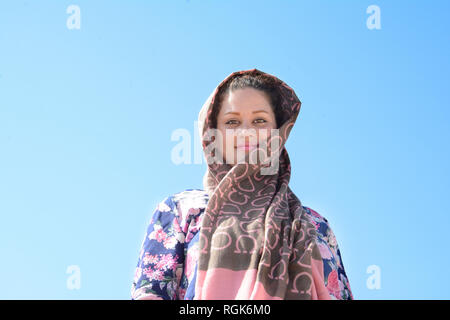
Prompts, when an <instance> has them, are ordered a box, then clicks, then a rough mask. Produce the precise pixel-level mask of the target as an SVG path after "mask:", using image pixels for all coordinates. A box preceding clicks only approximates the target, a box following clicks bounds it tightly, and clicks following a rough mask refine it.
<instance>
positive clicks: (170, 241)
mask: <svg viewBox="0 0 450 320" xmlns="http://www.w3.org/2000/svg"><path fill="white" fill-rule="evenodd" d="M177 242H178V241H177V239H176V238H175V237H168V238H166V239H165V240H164V243H163V244H164V248H166V249H173V248H175V245H176V244H177Z"/></svg>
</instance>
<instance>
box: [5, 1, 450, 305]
mask: <svg viewBox="0 0 450 320" xmlns="http://www.w3.org/2000/svg"><path fill="white" fill-rule="evenodd" d="M71 5H76V6H78V7H77V8H79V17H80V20H79V22H80V24H79V27H80V28H79V29H77V28H72V26H75V27H76V23H75V24H74V21H77V20H73V19H75V18H74V14H75V12H74V11H71V10H69V13H68V12H67V9H68V8H69V7H70V6H71ZM370 5H376V6H378V8H379V9H380V15H379V17H380V20H379V21H380V23H381V24H380V27H381V28H380V29H369V28H368V26H367V23H366V22H367V20H368V19H369V20H370V17H371V16H372V15H373V14H372V13H367V11H366V10H367V8H368V7H369V6H370ZM449 12H450V2H449V1H445V0H443V1H438V0H435V1H413V0H411V1H405V0H403V1H400V0H397V1H381V0H375V1H364V0H359V1H356V0H353V1H350V0H342V1H336V0H328V1H325V0H320V1H318V0H314V1H299V0H297V1H275V0H272V1H262V0H258V1H237V0H236V1H232V0H226V1H225V0H220V1H219V0H189V1H187V0H177V1H175V0H174V1H144V0H142V1H31V0H29V1H3V0H2V1H1V2H0V217H1V223H0V262H1V263H0V298H1V299H129V298H130V288H131V282H132V277H133V275H134V268H135V265H136V263H137V258H138V251H139V246H140V244H141V241H142V240H143V237H144V235H145V230H146V227H147V223H148V220H149V217H150V215H151V213H152V211H153V209H154V208H155V206H156V205H157V203H158V202H159V201H162V200H163V199H164V198H165V197H166V196H168V195H171V194H173V193H176V192H179V191H182V190H185V189H188V188H201V187H202V184H201V183H202V177H203V173H204V171H205V169H206V164H205V163H201V164H198V163H192V164H180V165H176V164H175V163H174V162H173V161H172V158H171V154H172V150H173V148H174V146H175V145H177V144H178V142H177V141H172V140H171V136H172V133H173V132H175V130H177V129H185V130H188V131H189V132H190V133H191V134H192V136H193V137H194V135H195V134H196V131H197V127H195V121H196V120H197V116H198V112H199V110H200V108H201V106H202V105H203V103H204V102H205V100H206V99H207V98H208V96H209V94H210V93H211V91H212V90H213V89H214V88H215V86H217V84H218V83H219V82H220V81H222V80H223V79H224V78H225V77H226V76H228V75H229V74H230V73H232V72H234V71H238V70H245V69H251V68H257V69H259V70H262V71H264V72H267V73H271V74H274V75H276V76H277V77H279V78H280V79H282V80H283V81H285V82H286V83H287V84H289V85H290V86H291V87H292V88H293V89H294V90H295V91H296V93H297V95H298V97H299V98H300V100H301V101H302V108H301V111H300V114H299V117H298V119H297V122H296V125H295V127H294V129H293V131H292V132H291V134H290V137H289V140H288V141H287V144H286V148H287V151H288V153H289V156H290V159H291V162H292V176H291V183H290V186H291V189H292V190H293V191H294V193H295V194H296V195H297V196H298V197H299V198H300V199H301V201H302V203H303V205H306V206H309V207H311V208H313V209H314V210H316V211H318V212H319V213H320V214H321V215H323V216H324V217H326V218H327V219H328V221H329V223H330V226H331V228H332V229H333V231H334V233H335V235H336V237H337V241H338V244H339V247H340V250H341V254H342V259H343V263H344V267H345V270H346V272H347V276H348V278H349V281H350V285H351V288H352V291H353V295H354V297H355V299H450V293H449V291H448V288H449V285H450V280H449V275H448V274H447V266H448V265H449V264H450V256H449V254H448V253H449V248H448V239H449V238H448V235H449V233H448V232H449V231H448V230H449V225H450V218H449V213H450V204H449V203H448V202H447V201H446V199H448V194H449V190H450V188H449V187H450V153H449V142H448V141H449V138H450V122H449V119H450V109H449V107H450V91H449V75H450V70H449V69H450V68H449V56H450V45H449V44H450V41H449V31H450V30H449V29H450V28H449V27H450V19H449V18H448V14H449ZM68 20H69V22H70V23H72V25H70V24H69V27H68ZM192 150H193V151H192V157H194V153H195V152H196V151H195V150H194V148H192ZM197 151H198V150H197ZM200 152H201V150H200ZM193 162H194V161H193ZM70 266H75V268H77V270H78V271H79V275H80V278H79V279H80V286H79V289H76V288H75V289H71V288H70V286H68V285H67V282H68V278H69V277H71V273H67V271H68V268H69V267H70ZM373 268H375V269H376V270H378V272H379V273H377V274H374V273H372V272H373V271H370V272H368V270H373ZM375 275H377V277H378V278H377V279H379V284H380V286H378V287H374V286H373V285H371V284H370V283H372V282H370V281H371V279H373V277H374V276H375ZM368 281H369V282H370V283H369V284H368Z"/></svg>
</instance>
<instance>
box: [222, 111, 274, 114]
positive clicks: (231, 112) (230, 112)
mask: <svg viewBox="0 0 450 320" xmlns="http://www.w3.org/2000/svg"><path fill="white" fill-rule="evenodd" d="M259 112H265V113H268V112H267V111H266V110H256V111H253V112H252V113H259ZM225 114H239V112H233V111H229V112H227V113H225Z"/></svg>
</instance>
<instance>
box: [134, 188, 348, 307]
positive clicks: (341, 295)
mask: <svg viewBox="0 0 450 320" xmlns="http://www.w3.org/2000/svg"><path fill="white" fill-rule="evenodd" d="M207 203H208V195H207V193H206V192H204V191H203V190H200V189H187V190H185V191H182V192H179V193H177V194H174V195H172V196H169V197H166V198H165V199H164V200H163V201H161V202H160V203H159V204H158V205H157V207H156V208H155V210H154V212H153V213H152V216H151V218H150V222H149V224H148V227H147V231H146V235H145V237H144V240H143V241H142V244H141V249H140V251H139V259H138V263H137V266H136V269H135V273H134V278H133V283H132V286H131V299H132V300H138V299H150V300H161V299H164V300H192V299H193V298H194V296H195V280H196V271H197V260H198V252H199V250H198V243H199V242H198V240H199V239H198V237H199V234H200V233H199V232H198V231H199V229H200V226H201V218H202V213H203V212H204V209H205V207H206V205H207ZM303 208H304V209H305V212H306V213H307V214H309V215H310V216H311V217H312V222H313V223H314V225H315V226H316V230H317V234H318V238H317V244H318V247H319V250H320V253H321V255H322V258H323V265H324V275H325V278H324V281H325V286H326V287H327V289H328V292H329V294H330V296H331V298H332V299H336V300H353V294H352V292H351V289H350V284H349V281H348V278H347V275H346V273H345V269H344V266H343V263H342V257H341V253H340V250H339V247H338V244H337V241H336V237H335V235H334V233H333V231H332V229H331V228H330V226H329V223H328V220H327V219H325V218H324V217H322V216H321V215H320V214H319V213H317V212H316V211H314V210H313V209H311V208H308V207H305V206H304V207H303Z"/></svg>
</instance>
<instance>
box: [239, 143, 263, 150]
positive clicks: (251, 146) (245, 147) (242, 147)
mask: <svg viewBox="0 0 450 320" xmlns="http://www.w3.org/2000/svg"><path fill="white" fill-rule="evenodd" d="M257 147H258V145H256V144H243V145H240V146H237V147H236V148H237V149H240V150H246V151H248V150H253V149H255V148H257Z"/></svg>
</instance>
